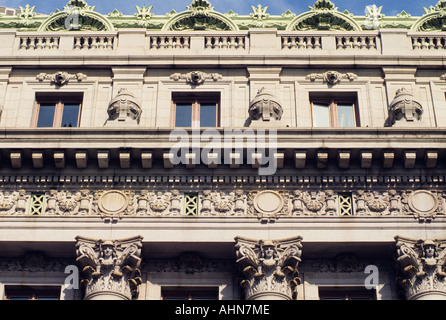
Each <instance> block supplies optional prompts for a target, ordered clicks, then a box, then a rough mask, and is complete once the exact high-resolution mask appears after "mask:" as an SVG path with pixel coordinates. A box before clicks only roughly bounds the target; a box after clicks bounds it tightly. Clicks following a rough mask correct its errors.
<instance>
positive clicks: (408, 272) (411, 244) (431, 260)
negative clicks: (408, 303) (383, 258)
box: [395, 236, 446, 299]
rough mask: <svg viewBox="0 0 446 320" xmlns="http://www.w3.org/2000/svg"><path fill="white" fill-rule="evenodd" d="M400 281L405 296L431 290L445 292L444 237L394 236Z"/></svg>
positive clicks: (445, 293) (410, 297) (413, 295)
mask: <svg viewBox="0 0 446 320" xmlns="http://www.w3.org/2000/svg"><path fill="white" fill-rule="evenodd" d="M395 240H396V247H397V254H398V258H397V262H398V263H399V265H400V270H401V279H402V280H401V281H400V283H401V285H402V287H403V288H404V289H405V290H406V295H407V298H408V299H416V298H417V297H419V296H422V295H426V294H429V293H432V292H435V293H436V294H440V295H442V296H446V272H445V271H446V270H445V268H446V239H438V240H430V239H427V240H422V239H420V240H415V239H409V238H404V237H400V236H396V237H395Z"/></svg>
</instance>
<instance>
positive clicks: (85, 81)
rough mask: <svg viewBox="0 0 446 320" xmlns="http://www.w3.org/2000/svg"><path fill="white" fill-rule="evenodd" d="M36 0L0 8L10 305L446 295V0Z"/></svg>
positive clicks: (1, 214) (2, 291)
mask: <svg viewBox="0 0 446 320" xmlns="http://www.w3.org/2000/svg"><path fill="white" fill-rule="evenodd" d="M35 9H36V8H35V7H30V6H26V7H25V8H23V7H22V8H20V9H19V10H18V11H17V13H16V15H14V16H6V15H5V16H0V40H1V41H0V57H1V58H2V59H0V131H1V136H0V139H1V140H0V141H1V144H0V159H1V165H0V230H1V231H0V243H1V246H2V250H1V252H0V297H1V298H5V297H6V298H14V295H15V294H25V292H24V291H23V290H24V285H25V286H27V287H28V288H33V290H35V292H34V293H35V294H37V295H38V294H39V292H41V290H43V292H46V293H48V292H49V291H48V288H52V289H54V290H55V291H57V292H58V293H57V294H56V295H57V297H58V298H60V299H67V300H68V299H127V300H131V299H140V300H158V299H162V298H163V299H168V298H169V297H178V296H177V295H178V294H180V293H181V294H186V293H187V295H188V296H189V298H193V297H194V296H195V295H200V294H201V295H205V297H206V298H209V297H212V298H216V299H221V300H227V299H249V300H260V299H285V300H314V299H323V298H339V297H341V298H351V299H354V298H355V297H356V298H357V297H362V298H364V297H366V298H370V299H380V300H392V299H412V300H415V299H445V298H446V287H445V278H446V277H445V272H446V271H445V241H446V240H445V239H446V233H445V231H444V230H445V227H446V216H445V212H446V211H445V208H446V188H445V181H446V180H445V179H446V176H445V174H444V169H445V157H446V153H445V150H446V148H445V143H446V140H445V137H444V128H445V127H446V102H445V101H446V98H445V97H446V96H445V94H446V82H445V79H446V71H445V70H444V67H443V63H442V59H443V56H444V52H445V48H446V43H445V40H444V39H445V37H444V34H443V33H444V30H445V28H444V26H443V15H444V12H445V9H446V4H445V2H444V1H439V2H438V3H437V4H436V5H435V6H432V7H431V8H430V9H426V10H425V11H426V14H424V15H423V16H420V17H415V16H411V15H409V14H407V13H405V12H404V11H403V12H402V13H400V14H398V15H397V16H385V15H383V14H381V9H382V8H378V7H376V6H368V7H367V8H366V9H367V12H368V14H366V15H365V16H354V15H351V14H349V13H348V12H341V11H340V10H338V8H336V7H335V5H334V4H333V3H332V2H330V1H326V0H318V1H316V2H315V3H314V5H313V6H312V7H310V8H309V11H308V12H304V13H301V14H295V13H292V12H290V11H287V12H285V13H284V14H282V15H280V16H275V15H270V14H269V13H268V12H267V8H266V7H262V6H261V5H260V6H258V7H252V10H253V12H252V13H251V14H250V15H246V16H242V15H238V14H236V13H234V12H228V13H226V14H222V13H219V12H216V11H215V10H214V8H213V7H212V5H211V4H210V2H208V1H206V0H194V1H192V3H191V4H190V6H188V7H187V8H186V10H185V11H182V12H178V13H177V12H176V11H172V12H171V13H169V14H167V15H165V16H157V15H155V14H153V13H152V7H146V6H143V7H137V12H136V13H135V14H134V15H132V16H127V15H123V14H122V13H120V12H119V11H118V10H115V11H114V12H111V13H110V14H108V15H102V14H99V13H98V12H96V11H95V8H94V7H93V6H90V5H88V4H87V3H86V2H85V1H69V2H68V3H67V5H66V7H65V8H64V10H62V11H57V12H54V13H53V14H51V15H40V14H36V13H35ZM181 108H189V109H185V110H188V111H187V112H189V111H190V115H189V114H188V113H187V112H180V111H181ZM206 108H210V109H206ZM212 108H213V109H212ZM48 110H50V111H48ZM203 110H212V111H208V112H207V113H206V112H204V111H203ZM45 112H49V113H45ZM51 112H53V113H51ZM213 112H214V113H213ZM187 117H189V118H190V119H189V118H188V119H186V118H187ZM185 119H186V120H190V122H189V124H188V125H187V126H177V123H178V122H179V120H185ZM321 120H324V122H323V125H320V123H321V122H320V121H321ZM201 121H203V123H206V124H208V123H211V125H202V122H201ZM205 121H207V122H205ZM228 143H229V144H228ZM266 169H269V170H266ZM271 170H272V171H271ZM17 244H19V245H17ZM70 272H71V273H70ZM39 290H40V291H39ZM17 292H19V293H17ZM51 292H52V291H51ZM201 297H203V296H201Z"/></svg>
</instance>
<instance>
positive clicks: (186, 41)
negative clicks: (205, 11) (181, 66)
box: [183, 37, 190, 49]
mask: <svg viewBox="0 0 446 320" xmlns="http://www.w3.org/2000/svg"><path fill="white" fill-rule="evenodd" d="M183 48H184V49H189V48H190V38H189V37H183Z"/></svg>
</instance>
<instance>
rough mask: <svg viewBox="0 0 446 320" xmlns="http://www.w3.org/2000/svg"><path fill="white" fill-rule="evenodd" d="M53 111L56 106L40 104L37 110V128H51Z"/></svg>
mask: <svg viewBox="0 0 446 320" xmlns="http://www.w3.org/2000/svg"><path fill="white" fill-rule="evenodd" d="M55 111H56V106H55V105H54V104H41V105H40V108H39V117H38V119H37V127H38V128H43V127H52V126H53V122H54V113H55Z"/></svg>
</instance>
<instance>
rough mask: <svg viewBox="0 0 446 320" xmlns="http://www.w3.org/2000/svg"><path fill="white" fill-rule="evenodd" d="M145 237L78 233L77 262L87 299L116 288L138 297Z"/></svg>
mask: <svg viewBox="0 0 446 320" xmlns="http://www.w3.org/2000/svg"><path fill="white" fill-rule="evenodd" d="M142 239H143V238H142V237H141V236H136V237H133V238H128V239H122V240H103V239H91V238H86V237H82V236H77V237H76V255H77V259H76V262H77V263H78V264H79V265H80V267H81V270H82V274H83V276H84V279H83V280H82V283H83V285H84V286H85V299H89V298H90V297H92V296H94V295H100V294H107V293H109V292H112V293H113V294H115V295H119V296H121V298H122V299H128V300H130V299H132V298H136V297H137V295H138V286H139V284H141V282H142V281H141V271H140V268H141V261H142V259H141V250H142Z"/></svg>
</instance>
